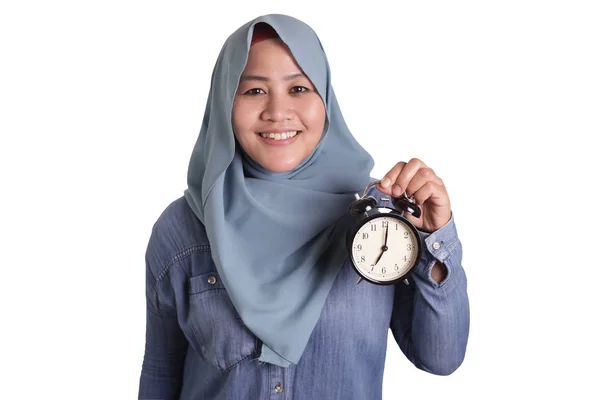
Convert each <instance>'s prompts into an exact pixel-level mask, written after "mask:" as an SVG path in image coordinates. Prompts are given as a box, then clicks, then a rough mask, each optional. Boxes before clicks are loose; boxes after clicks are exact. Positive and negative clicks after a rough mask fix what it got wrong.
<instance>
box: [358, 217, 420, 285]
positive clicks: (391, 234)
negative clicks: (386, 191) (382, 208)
mask: <svg viewBox="0 0 600 400" xmlns="http://www.w3.org/2000/svg"><path fill="white" fill-rule="evenodd" d="M386 236H387V238H386ZM386 239H387V242H386ZM418 240H419V238H418V237H417V236H416V235H415V233H414V231H413V230H412V229H411V228H410V227H409V226H408V225H407V224H406V223H405V222H404V221H402V220H400V219H398V218H394V217H390V216H381V217H377V218H373V219H371V220H369V221H367V222H366V223H365V224H364V225H363V226H362V227H361V228H360V229H359V230H358V231H357V232H356V234H355V235H354V239H353V241H352V258H353V260H354V265H355V266H356V267H357V268H358V269H359V270H360V271H361V272H362V274H363V275H365V276H366V277H369V278H372V279H374V280H377V281H382V282H387V281H392V280H395V279H398V278H400V277H402V276H403V275H405V274H406V273H407V272H408V271H410V269H411V268H412V266H413V265H414V264H415V262H416V261H417V260H416V258H417V256H418Z"/></svg>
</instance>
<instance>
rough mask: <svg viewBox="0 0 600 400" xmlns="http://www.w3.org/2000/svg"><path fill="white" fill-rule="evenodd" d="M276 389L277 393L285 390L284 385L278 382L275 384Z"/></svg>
mask: <svg viewBox="0 0 600 400" xmlns="http://www.w3.org/2000/svg"><path fill="white" fill-rule="evenodd" d="M275 391H276V392H277V393H281V392H283V386H281V383H278V384H277V385H275Z"/></svg>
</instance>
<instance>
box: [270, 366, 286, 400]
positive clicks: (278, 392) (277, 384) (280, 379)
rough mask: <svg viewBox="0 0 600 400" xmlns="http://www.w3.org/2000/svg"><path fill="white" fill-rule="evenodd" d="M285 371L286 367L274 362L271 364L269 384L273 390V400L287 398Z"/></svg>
mask: <svg viewBox="0 0 600 400" xmlns="http://www.w3.org/2000/svg"><path fill="white" fill-rule="evenodd" d="M284 371H285V368H283V367H279V366H277V365H273V364H270V365H269V378H270V380H269V386H270V391H271V396H270V398H271V399H272V400H283V399H285V396H284V394H285V386H284V383H285V382H284Z"/></svg>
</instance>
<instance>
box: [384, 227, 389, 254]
mask: <svg viewBox="0 0 600 400" xmlns="http://www.w3.org/2000/svg"><path fill="white" fill-rule="evenodd" d="M388 227H389V222H388V224H387V225H386V226H385V242H384V243H383V247H385V249H384V251H385V250H387V238H388V230H389V228H388Z"/></svg>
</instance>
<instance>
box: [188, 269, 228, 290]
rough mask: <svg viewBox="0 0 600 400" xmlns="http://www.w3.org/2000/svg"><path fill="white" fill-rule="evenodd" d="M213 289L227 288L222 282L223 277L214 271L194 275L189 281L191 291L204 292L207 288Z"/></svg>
mask: <svg viewBox="0 0 600 400" xmlns="http://www.w3.org/2000/svg"><path fill="white" fill-rule="evenodd" d="M213 289H225V286H224V285H223V282H221V277H220V276H219V274H218V273H217V272H216V271H214V272H208V273H206V274H202V275H198V276H193V277H191V278H190V281H189V291H190V292H189V293H190V294H197V293H202V292H205V291H207V290H213Z"/></svg>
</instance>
